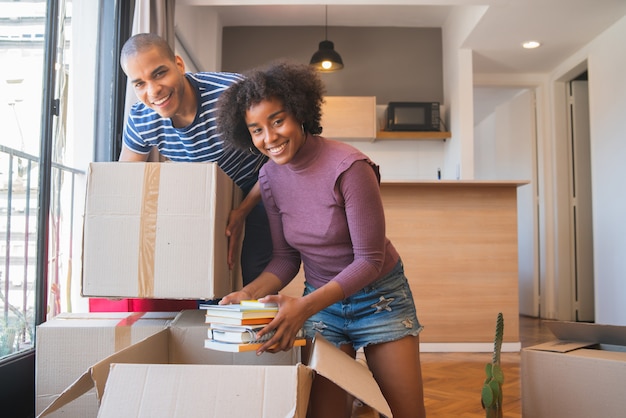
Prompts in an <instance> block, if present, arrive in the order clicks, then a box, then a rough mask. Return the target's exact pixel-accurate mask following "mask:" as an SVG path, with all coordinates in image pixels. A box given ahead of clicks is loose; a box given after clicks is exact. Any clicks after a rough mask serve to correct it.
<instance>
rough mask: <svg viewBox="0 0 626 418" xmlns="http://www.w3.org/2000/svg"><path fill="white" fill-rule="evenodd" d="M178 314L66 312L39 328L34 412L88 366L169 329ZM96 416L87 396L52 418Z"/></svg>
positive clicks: (91, 398) (95, 404) (92, 401)
mask: <svg viewBox="0 0 626 418" xmlns="http://www.w3.org/2000/svg"><path fill="white" fill-rule="evenodd" d="M176 315H177V313H176V312H132V313H129V312H97V313H62V314H59V315H57V316H56V317H54V318H53V319H51V320H49V321H46V322H44V323H42V324H41V325H39V326H38V327H37V345H36V355H35V362H36V363H35V395H36V396H35V412H36V413H37V414H38V413H40V412H41V411H43V410H44V409H45V408H46V407H47V406H48V405H49V404H50V403H51V402H52V401H53V400H54V399H56V398H57V397H58V396H59V395H60V394H61V392H63V391H64V390H65V388H67V387H68V386H69V385H70V384H71V383H72V382H73V381H74V380H76V378H77V377H78V376H80V375H81V374H82V373H83V372H84V371H85V370H86V369H87V368H88V367H89V366H91V365H92V364H94V363H95V362H97V361H100V360H102V359H103V358H106V357H107V356H109V355H111V354H113V353H115V352H117V351H120V350H122V349H124V348H126V347H128V346H130V345H132V344H134V343H137V342H139V341H141V340H142V339H144V338H146V337H148V336H150V335H152V334H154V333H156V332H159V331H161V330H163V329H165V328H167V327H168V326H169V324H170V323H171V322H172V320H174V318H175V317H176ZM97 413H98V402H97V400H96V394H95V391H93V390H92V391H89V392H88V393H86V394H85V395H83V396H81V397H80V398H79V399H77V400H76V401H75V402H72V403H71V404H69V405H66V406H65V407H64V408H62V410H60V411H58V412H55V413H54V414H52V415H51V417H57V416H58V417H61V416H62V417H65V418H68V417H72V418H85V417H90V416H93V417H95V416H96V415H97Z"/></svg>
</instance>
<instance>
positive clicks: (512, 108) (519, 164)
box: [474, 90, 538, 316]
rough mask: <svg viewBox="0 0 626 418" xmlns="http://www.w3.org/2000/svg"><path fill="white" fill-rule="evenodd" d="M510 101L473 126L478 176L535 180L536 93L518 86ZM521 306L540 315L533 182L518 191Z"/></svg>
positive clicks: (479, 178)
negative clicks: (536, 272)
mask: <svg viewBox="0 0 626 418" xmlns="http://www.w3.org/2000/svg"><path fill="white" fill-rule="evenodd" d="M517 91H518V94H517V95H516V96H515V97H513V99H511V100H510V101H507V102H504V103H502V104H501V105H499V106H497V107H496V108H495V110H494V112H493V113H492V114H491V115H489V116H488V117H486V118H484V119H483V120H482V121H481V122H480V123H478V124H477V125H476V126H475V128H474V162H475V164H474V167H475V170H474V173H475V178H476V179H477V180H529V181H530V180H533V167H534V162H533V159H534V150H533V146H534V142H535V140H536V139H535V121H534V119H535V118H534V111H535V110H534V97H533V91H532V90H517ZM517 212H518V226H517V229H518V243H519V244H518V264H519V298H520V299H519V309H520V313H521V314H523V315H530V316H537V314H538V310H537V303H536V302H537V301H536V299H535V284H534V283H535V265H536V259H535V258H536V254H537V250H536V244H535V210H534V198H533V184H532V183H531V184H527V185H524V186H520V187H519V188H518V191H517Z"/></svg>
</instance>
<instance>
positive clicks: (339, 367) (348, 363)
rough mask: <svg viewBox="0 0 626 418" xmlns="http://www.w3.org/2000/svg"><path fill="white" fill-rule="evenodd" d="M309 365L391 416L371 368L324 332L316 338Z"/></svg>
mask: <svg viewBox="0 0 626 418" xmlns="http://www.w3.org/2000/svg"><path fill="white" fill-rule="evenodd" d="M309 367H311V368H313V369H314V370H315V371H316V372H317V373H319V374H321V375H322V376H324V377H325V378H327V379H328V380H330V381H332V382H333V383H335V384H336V385H337V386H339V387H341V388H342V389H343V390H345V391H346V392H348V393H350V394H351V395H353V396H354V397H356V398H357V399H359V400H360V401H362V402H363V403H365V404H367V405H369V406H371V407H372V408H374V409H375V410H376V411H378V412H379V413H381V414H383V415H384V416H386V417H389V418H391V417H392V414H391V409H390V408H389V404H388V403H387V400H386V399H385V397H384V396H383V394H382V392H381V391H380V387H379V386H378V383H377V382H376V380H374V376H372V373H371V372H370V371H369V369H367V368H365V367H363V366H362V365H361V364H359V363H358V362H356V361H355V360H354V359H353V358H352V357H350V356H349V355H347V354H346V353H344V352H343V351H341V350H339V349H337V347H335V346H334V345H332V344H331V343H330V342H329V341H328V340H326V339H325V338H323V337H322V336H321V334H317V335H316V336H315V339H314V340H313V347H312V349H311V358H310V359H309Z"/></svg>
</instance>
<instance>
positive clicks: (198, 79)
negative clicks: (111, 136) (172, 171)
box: [124, 72, 267, 193]
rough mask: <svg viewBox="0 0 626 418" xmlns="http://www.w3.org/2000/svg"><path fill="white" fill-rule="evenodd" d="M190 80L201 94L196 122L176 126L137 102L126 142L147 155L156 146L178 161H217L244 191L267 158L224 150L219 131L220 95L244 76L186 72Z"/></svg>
mask: <svg viewBox="0 0 626 418" xmlns="http://www.w3.org/2000/svg"><path fill="white" fill-rule="evenodd" d="M185 76H186V77H187V80H189V82H190V83H191V85H192V86H193V87H194V90H195V91H196V92H197V93H198V95H199V97H198V111H197V114H196V118H195V119H194V121H193V123H191V124H190V125H189V126H186V127H183V128H175V127H174V126H172V121H171V120H170V119H169V118H163V117H161V116H160V115H159V114H158V113H156V112H155V111H154V110H152V109H150V108H149V107H148V106H146V105H144V104H143V103H141V102H138V103H135V104H134V105H133V106H132V107H131V109H130V115H129V117H128V121H127V123H126V126H125V127H124V144H125V145H126V146H127V147H128V148H129V149H130V150H132V151H134V152H136V153H139V154H147V153H149V152H150V150H151V149H152V147H157V148H158V150H159V152H160V153H161V155H163V156H164V157H167V158H169V159H170V160H171V161H177V162H206V161H210V162H216V163H217V165H218V166H219V167H220V168H221V169H222V170H223V171H224V172H225V173H226V174H227V175H228V176H229V177H230V178H231V179H232V180H233V181H234V182H235V184H237V185H238V186H239V187H241V189H242V190H243V191H244V192H246V193H247V192H248V191H249V190H250V189H251V188H252V186H253V185H254V184H255V183H256V181H257V178H258V174H259V169H260V168H261V166H262V165H263V164H264V163H265V162H266V161H267V157H266V156H264V155H262V154H252V153H250V152H246V151H242V150H240V149H237V148H235V147H229V149H228V151H225V149H224V140H223V139H222V138H221V137H220V135H219V134H218V132H217V126H216V115H215V113H216V107H215V106H216V103H217V99H218V97H219V95H220V94H221V93H222V92H223V91H224V90H226V89H227V88H228V87H229V86H230V85H231V84H233V83H234V82H236V81H238V80H241V78H242V76H241V75H239V74H235V73H208V72H203V73H195V74H191V73H187V74H185Z"/></svg>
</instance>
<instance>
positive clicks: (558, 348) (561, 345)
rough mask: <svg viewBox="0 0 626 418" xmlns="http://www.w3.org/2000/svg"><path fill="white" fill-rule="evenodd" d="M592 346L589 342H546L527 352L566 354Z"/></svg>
mask: <svg viewBox="0 0 626 418" xmlns="http://www.w3.org/2000/svg"><path fill="white" fill-rule="evenodd" d="M590 345H593V343H589V342H580V341H578V342H576V341H560V340H554V341H548V342H547V343H541V344H537V345H533V346H532V347H530V348H529V350H539V351H553V352H555V353H568V352H570V351H574V350H578V349H579V348H584V347H588V346H590Z"/></svg>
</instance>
